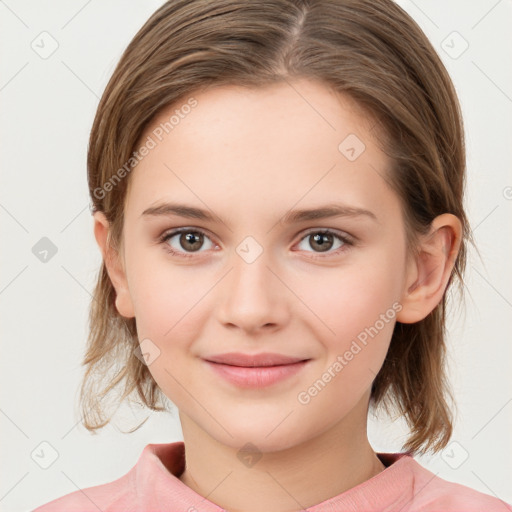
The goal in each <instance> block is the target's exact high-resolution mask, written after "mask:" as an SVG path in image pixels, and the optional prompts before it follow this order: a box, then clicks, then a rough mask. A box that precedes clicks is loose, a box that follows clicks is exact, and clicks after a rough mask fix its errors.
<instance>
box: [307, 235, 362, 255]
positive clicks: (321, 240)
mask: <svg viewBox="0 0 512 512" xmlns="http://www.w3.org/2000/svg"><path fill="white" fill-rule="evenodd" d="M301 244H302V245H303V247H301ZM305 245H307V246H309V247H310V248H312V249H313V251H308V249H307V247H304V246H305ZM351 245H353V242H352V240H351V238H350V237H349V235H346V236H344V235H341V234H338V233H337V232H335V231H332V230H330V229H326V230H316V231H310V232H309V233H306V235H305V236H304V237H303V238H302V239H301V241H300V243H299V249H301V250H304V251H306V252H313V253H327V254H326V256H325V257H327V256H332V255H337V254H339V253H341V252H343V251H345V250H347V249H348V247H349V246H351ZM332 249H334V250H332Z"/></svg>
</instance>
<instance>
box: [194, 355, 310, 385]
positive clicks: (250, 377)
mask: <svg viewBox="0 0 512 512" xmlns="http://www.w3.org/2000/svg"><path fill="white" fill-rule="evenodd" d="M204 361H205V364H206V365H207V366H208V367H209V368H210V369H211V370H212V371H213V372H214V374H215V375H217V376H220V377H222V378H223V380H225V381H227V382H229V383H230V384H232V385H235V386H237V387H242V388H264V387H268V386H271V385H273V384H277V383H279V382H283V381H285V380H288V379H290V378H291V377H293V376H296V375H297V374H298V373H300V372H301V371H302V370H303V369H304V368H305V367H306V366H307V365H308V363H309V361H311V359H300V360H298V361H294V362H288V363H285V364H264V365H263V364H262V365H260V366H257V365H254V364H252V365H250V366H244V365H241V364H227V363H222V362H217V361H211V360H204Z"/></svg>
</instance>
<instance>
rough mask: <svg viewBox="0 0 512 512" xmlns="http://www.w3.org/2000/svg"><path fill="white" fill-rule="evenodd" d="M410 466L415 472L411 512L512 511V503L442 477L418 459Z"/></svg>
mask: <svg viewBox="0 0 512 512" xmlns="http://www.w3.org/2000/svg"><path fill="white" fill-rule="evenodd" d="M411 466H412V469H413V471H414V473H415V478H414V489H412V495H413V499H412V501H411V503H410V508H409V510H410V511H411V512H413V511H418V512H420V511H421V512H427V511H441V510H442V511H444V512H462V511H464V512H481V511H482V510H485V511H486V512H494V511H496V512H506V511H509V512H512V506H510V505H509V504H507V503H506V502H504V501H503V500H501V499H499V498H497V497H495V496H491V495H489V494H485V493H483V492H479V491H476V490H475V489H472V488H471V487H467V486H465V485H462V484H458V483H455V482H450V481H448V480H445V479H443V478H440V477H438V476H437V475H436V474H434V473H432V472H431V471H429V470H427V469H426V468H424V467H423V466H421V465H420V464H419V463H418V462H417V461H414V463H413V464H411Z"/></svg>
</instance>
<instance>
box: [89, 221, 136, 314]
mask: <svg viewBox="0 0 512 512" xmlns="http://www.w3.org/2000/svg"><path fill="white" fill-rule="evenodd" d="M93 217H94V237H95V238H96V242H97V244H98V246H99V248H100V251H101V255H102V257H103V261H104V262H105V266H106V268H107V272H108V275H109V277H110V280H111V282H112V285H113V286H114V289H115V291H116V302H115V304H116V308H117V311H118V312H119V314H120V315H121V316H124V317H125V318H133V317H134V316H135V312H134V308H133V304H132V300H131V296H130V291H129V288H128V281H127V279H126V273H125V270H124V268H123V264H122V261H121V257H120V254H119V253H118V252H117V251H116V250H115V249H114V248H113V247H112V246H111V245H110V237H109V229H110V226H109V222H108V220H107V218H106V217H105V214H104V213H103V212H96V213H95V214H94V216H93Z"/></svg>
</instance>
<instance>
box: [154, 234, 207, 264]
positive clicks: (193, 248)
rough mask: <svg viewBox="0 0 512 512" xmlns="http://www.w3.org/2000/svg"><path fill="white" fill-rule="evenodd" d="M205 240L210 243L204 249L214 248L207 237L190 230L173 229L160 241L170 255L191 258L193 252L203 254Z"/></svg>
mask: <svg viewBox="0 0 512 512" xmlns="http://www.w3.org/2000/svg"><path fill="white" fill-rule="evenodd" d="M173 239H175V240H173ZM205 240H208V241H209V243H210V247H208V246H207V247H206V249H211V248H213V247H214V244H213V242H212V241H211V240H210V237H209V236H207V235H206V234H205V233H203V232H202V231H200V230H197V229H191V228H183V229H175V230H174V231H171V232H168V233H166V234H164V235H163V236H162V237H161V239H160V241H161V243H162V244H164V248H165V249H166V251H168V252H169V253H171V254H172V255H176V256H183V257H191V256H193V253H195V252H196V253H197V252H204V251H201V249H202V248H203V247H204V245H205Z"/></svg>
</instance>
